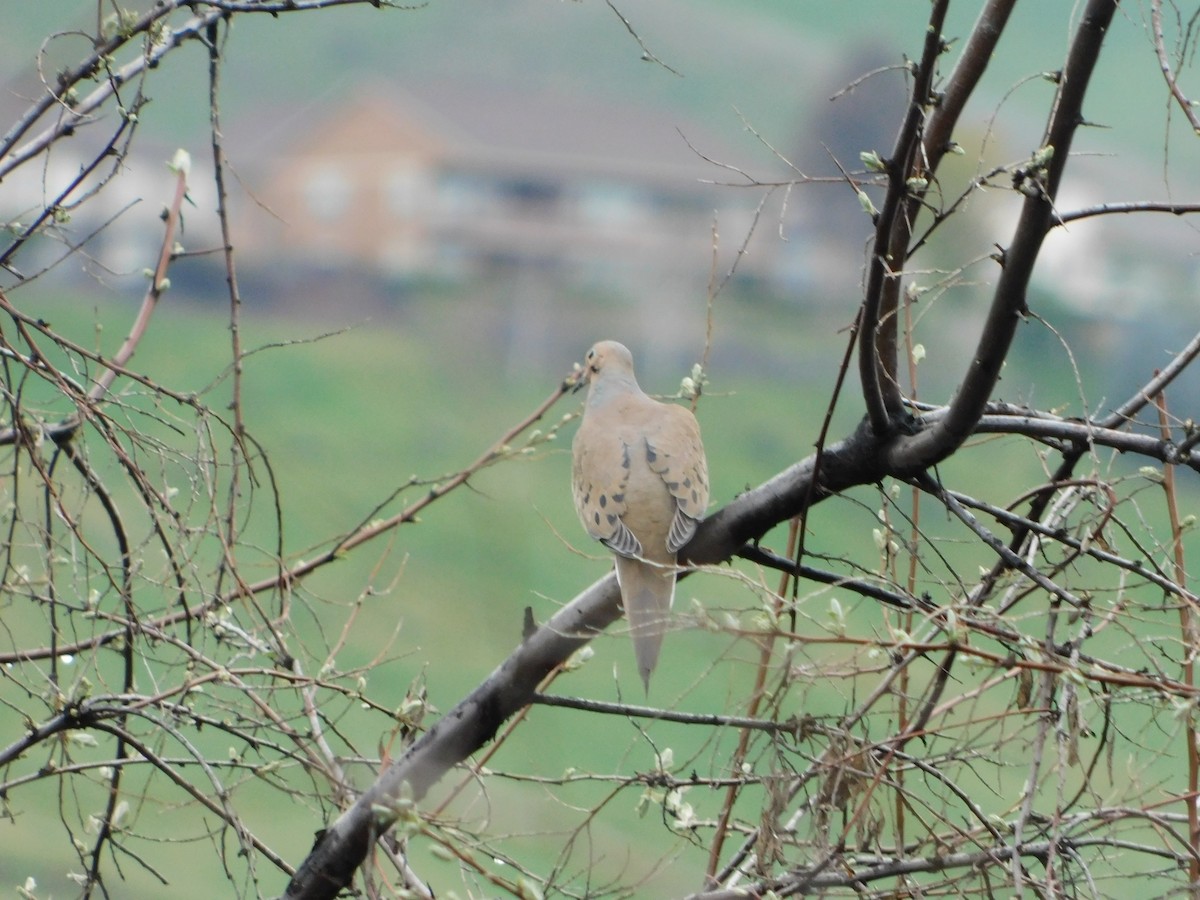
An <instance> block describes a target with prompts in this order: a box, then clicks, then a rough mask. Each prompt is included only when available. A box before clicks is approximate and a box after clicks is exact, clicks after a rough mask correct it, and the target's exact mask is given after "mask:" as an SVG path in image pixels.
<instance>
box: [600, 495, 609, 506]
mask: <svg viewBox="0 0 1200 900" xmlns="http://www.w3.org/2000/svg"><path fill="white" fill-rule="evenodd" d="M606 506H608V495H607V494H601V495H600V508H601V509H604V507H606Z"/></svg>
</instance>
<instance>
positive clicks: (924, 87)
mask: <svg viewBox="0 0 1200 900" xmlns="http://www.w3.org/2000/svg"><path fill="white" fill-rule="evenodd" d="M949 5H950V4H949V0H935V2H934V4H933V11H932V12H931V13H930V16H929V25H928V26H927V28H926V32H925V46H924V49H923V50H922V53H921V60H920V62H919V63H918V64H917V66H916V69H915V73H914V74H915V77H914V83H913V90H912V97H911V99H910V100H909V104H908V114H907V115H906V116H905V118H904V124H903V125H902V126H901V128H900V134H899V136H898V137H897V139H896V146H895V148H894V149H893V151H892V157H891V159H890V160H889V161H888V163H887V168H888V188H887V193H886V194H885V195H884V200H883V206H882V208H881V209H880V211H879V215H878V217H877V220H876V222H875V239H874V242H873V244H872V248H871V259H870V261H869V262H868V263H867V286H866V293H865V295H864V298H863V308H862V314H861V316H860V330H859V334H858V369H859V377H860V379H861V380H862V392H863V402H864V403H865V405H866V409H867V419H868V420H869V421H870V423H871V428H872V430H873V431H874V432H875V434H877V435H885V434H888V433H889V432H890V431H891V430H892V427H893V422H894V421H895V419H896V418H897V417H898V416H899V414H900V411H901V396H900V390H899V384H898V382H897V380H896V365H897V350H896V348H897V342H896V330H897V319H896V315H895V312H896V309H895V297H896V296H897V294H896V291H895V290H891V289H889V287H888V285H889V283H892V284H893V288H894V286H895V285H894V283H895V282H896V281H898V279H899V273H900V271H901V270H902V269H903V267H904V256H905V251H907V249H908V236H909V235H910V234H911V231H912V223H911V222H910V221H909V220H908V204H907V203H906V202H905V200H906V198H907V197H908V193H909V185H908V181H909V177H910V175H911V173H912V172H913V171H914V165H915V164H916V155H917V151H918V149H919V148H920V147H921V131H922V126H923V125H924V120H925V113H926V109H927V107H928V105H929V102H930V92H931V90H932V87H933V77H934V74H935V72H936V71H937V59H938V57H939V56H940V55H941V53H942V52H943V50H944V49H945V46H944V44H943V41H944V40H945V39H944V37H943V35H942V25H943V23H944V22H945V19H946V10H947V9H948V8H949ZM897 247H900V248H901V252H900V255H899V256H896V255H894V254H895V250H896V248H897Z"/></svg>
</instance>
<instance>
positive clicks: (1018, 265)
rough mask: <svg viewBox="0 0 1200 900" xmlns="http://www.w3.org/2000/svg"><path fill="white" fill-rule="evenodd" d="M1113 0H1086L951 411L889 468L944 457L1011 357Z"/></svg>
mask: <svg viewBox="0 0 1200 900" xmlns="http://www.w3.org/2000/svg"><path fill="white" fill-rule="evenodd" d="M1116 8H1117V3H1116V0H1089V2H1088V4H1087V7H1086V9H1085V11H1084V14H1083V18H1082V19H1081V21H1080V23H1079V27H1078V30H1077V31H1076V34H1075V38H1074V40H1073V41H1072V44H1071V50H1070V53H1069V55H1068V57H1067V64H1066V67H1065V68H1064V69H1063V71H1062V74H1061V76H1060V83H1059V91H1058V96H1057V97H1056V99H1055V104H1054V111H1053V113H1052V114H1051V117H1050V122H1049V126H1048V127H1047V130H1046V136H1045V138H1044V140H1043V142H1042V147H1041V148H1039V150H1038V151H1037V152H1035V153H1034V154H1033V156H1032V158H1031V162H1030V165H1029V167H1028V168H1027V170H1026V171H1025V173H1024V179H1025V180H1024V182H1023V188H1024V190H1025V193H1026V197H1025V203H1024V207H1023V208H1022V210H1021V216H1020V219H1019V220H1018V222H1017V227H1016V231H1015V233H1014V235H1013V241H1012V244H1011V246H1009V248H1008V249H1007V250H1006V251H1005V252H1004V256H1003V260H1002V265H1003V270H1002V272H1001V274H1000V279H999V281H998V282H997V284H996V292H995V295H994V297H993V299H992V306H991V309H990V310H989V313H988V318H987V321H986V322H985V324H984V327H983V331H982V333H981V334H980V338H979V344H978V346H977V348H976V350H975V356H974V358H973V359H972V361H971V364H970V367H969V369H968V371H967V374H966V376H965V377H964V378H963V381H962V383H961V385H960V386H959V389H958V392H957V394H956V395H955V397H954V400H953V401H952V402H951V404H950V406H949V408H948V410H947V413H946V415H945V416H944V417H943V418H941V419H939V420H938V421H937V422H935V423H934V424H933V425H932V426H930V427H926V428H924V429H923V430H922V431H920V432H918V433H917V434H915V435H911V436H907V435H906V436H901V437H899V438H897V439H896V441H895V443H894V444H893V446H892V447H890V448H889V450H888V454H887V458H888V468H889V469H891V470H893V471H910V472H915V471H918V470H920V469H923V468H926V467H928V466H931V465H933V464H935V463H937V462H938V461H940V460H942V459H945V458H946V457H947V456H949V455H950V454H951V453H953V452H954V451H955V450H956V449H958V447H959V446H961V444H962V442H963V441H964V440H966V438H967V436H968V435H969V434H971V432H972V431H973V430H974V428H975V425H976V423H977V422H978V420H979V417H980V415H982V413H983V410H984V407H985V405H986V404H987V401H988V398H989V397H991V394H992V391H993V390H994V389H995V386H996V381H997V380H998V379H999V377H1000V370H1001V367H1002V366H1003V365H1004V360H1005V359H1006V358H1007V357H1008V349H1009V347H1010V345H1011V344H1012V340H1013V335H1014V334H1015V333H1016V329H1017V325H1018V324H1019V323H1020V321H1021V319H1022V317H1023V316H1024V314H1025V311H1026V305H1025V302H1026V300H1025V298H1026V291H1027V290H1028V287H1029V280H1030V278H1031V276H1032V275H1033V269H1034V266H1035V264H1036V263H1037V258H1038V254H1039V253H1040V252H1041V248H1042V241H1043V240H1044V238H1045V236H1046V233H1047V231H1048V229H1049V228H1050V227H1051V225H1052V214H1053V210H1054V198H1055V195H1056V193H1057V190H1058V186H1059V183H1060V181H1061V179H1062V173H1063V170H1064V168H1065V166H1066V163H1067V158H1068V156H1069V154H1070V151H1071V142H1072V139H1073V138H1074V135H1075V130H1076V129H1077V128H1078V127H1079V126H1080V125H1081V124H1082V123H1083V121H1084V120H1083V100H1084V96H1085V95H1086V93H1087V88H1088V84H1089V81H1090V79H1091V75H1092V72H1093V70H1094V68H1095V65H1096V60H1097V59H1098V58H1099V55H1100V48H1101V45H1102V44H1103V41H1104V35H1105V33H1106V31H1107V30H1108V26H1109V24H1110V23H1111V21H1112V17H1113V15H1114V13H1115V12H1116Z"/></svg>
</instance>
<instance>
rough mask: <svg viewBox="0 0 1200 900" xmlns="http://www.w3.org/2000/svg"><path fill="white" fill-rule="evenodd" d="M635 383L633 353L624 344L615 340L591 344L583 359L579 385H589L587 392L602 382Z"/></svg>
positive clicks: (592, 391) (593, 389) (592, 390)
mask: <svg viewBox="0 0 1200 900" xmlns="http://www.w3.org/2000/svg"><path fill="white" fill-rule="evenodd" d="M606 382H607V383H613V384H629V383H632V384H633V385H635V386H636V385H637V380H636V379H635V378H634V376H633V354H632V353H630V352H629V348H628V347H626V346H625V345H624V344H618V343H617V342H616V341H600V342H599V343H597V344H594V345H593V346H592V349H591V350H589V351H588V352H587V356H585V357H584V359H583V376H582V377H581V378H580V380H579V386H580V387H582V386H583V385H584V384H585V383H586V384H588V385H590V389H589V393H590V394H594V393H595V392H596V386H597V385H598V384H601V385H602V384H604V383H606Z"/></svg>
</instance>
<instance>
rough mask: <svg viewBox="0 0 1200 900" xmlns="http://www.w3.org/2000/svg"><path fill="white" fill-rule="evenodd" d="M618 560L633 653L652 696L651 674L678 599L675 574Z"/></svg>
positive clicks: (639, 562)
mask: <svg viewBox="0 0 1200 900" xmlns="http://www.w3.org/2000/svg"><path fill="white" fill-rule="evenodd" d="M616 560H617V581H618V582H620V585H621V602H622V603H623V604H624V606H625V616H626V617H627V618H628V619H629V633H630V635H631V636H632V637H633V652H634V654H635V655H636V656H637V664H638V672H640V673H641V676H642V683H643V684H644V685H645V686H646V691H647V693H649V691H650V673H651V672H653V671H654V666H655V664H656V663H657V662H658V651H659V650H660V649H661V648H662V641H663V635H664V634H665V633H666V628H667V619H668V617H669V614H670V611H671V601H672V600H673V599H674V598H675V572H674V570H673V569H672V568H671V566H670V565H666V566H661V565H653V564H651V563H648V562H643V561H642V560H640V559H628V558H626V557H624V556H618V557H617V558H616Z"/></svg>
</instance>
